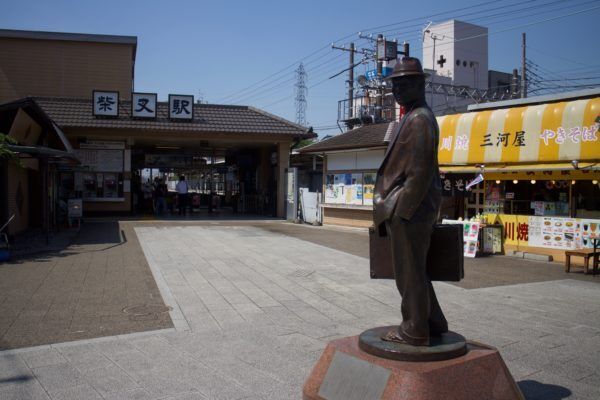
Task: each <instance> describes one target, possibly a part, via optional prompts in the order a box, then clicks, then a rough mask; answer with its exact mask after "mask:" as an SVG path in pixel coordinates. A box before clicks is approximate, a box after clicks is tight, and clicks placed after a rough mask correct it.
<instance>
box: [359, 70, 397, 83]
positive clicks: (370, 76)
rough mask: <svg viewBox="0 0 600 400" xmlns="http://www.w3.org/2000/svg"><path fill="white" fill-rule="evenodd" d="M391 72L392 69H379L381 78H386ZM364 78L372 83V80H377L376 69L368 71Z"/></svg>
mask: <svg viewBox="0 0 600 400" xmlns="http://www.w3.org/2000/svg"><path fill="white" fill-rule="evenodd" d="M392 71H393V68H390V67H383V68H382V69H381V76H383V77H386V76H388V75H389V74H391V73H392ZM365 76H366V77H367V80H369V81H372V80H373V79H376V78H377V70H376V69H372V70H370V71H367V73H366V74H365Z"/></svg>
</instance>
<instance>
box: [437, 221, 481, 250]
mask: <svg viewBox="0 0 600 400" xmlns="http://www.w3.org/2000/svg"><path fill="white" fill-rule="evenodd" d="M442 224H462V226H463V246H464V247H463V254H464V256H465V257H470V258H474V257H475V254H477V244H478V243H477V238H478V237H479V228H480V224H479V222H470V221H457V220H450V219H444V220H442Z"/></svg>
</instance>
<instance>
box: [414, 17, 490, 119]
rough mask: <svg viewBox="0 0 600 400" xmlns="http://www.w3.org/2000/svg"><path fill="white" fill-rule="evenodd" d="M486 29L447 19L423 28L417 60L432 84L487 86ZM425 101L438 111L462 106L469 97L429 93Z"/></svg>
mask: <svg viewBox="0 0 600 400" xmlns="http://www.w3.org/2000/svg"><path fill="white" fill-rule="evenodd" d="M487 34H488V29H487V28H486V27H483V26H478V25H473V24H469V23H466V22H462V21H457V20H451V21H447V22H443V23H440V24H431V25H429V26H428V27H427V28H425V29H424V30H423V37H422V40H423V56H422V58H421V62H422V64H423V68H424V69H425V70H426V72H428V73H429V74H430V75H431V76H430V78H429V79H430V80H432V81H433V83H434V84H435V83H438V84H439V83H443V84H447V85H453V86H466V87H469V88H476V89H487V88H488V35H487ZM427 101H428V102H429V103H433V104H430V106H432V108H433V110H434V111H435V112H436V113H438V114H447V113H453V112H456V111H462V110H465V109H466V106H467V105H468V104H471V103H473V101H472V100H469V99H461V98H456V97H454V96H446V95H441V94H435V95H434V96H433V98H432V97H431V93H430V92H429V93H428V94H427Z"/></svg>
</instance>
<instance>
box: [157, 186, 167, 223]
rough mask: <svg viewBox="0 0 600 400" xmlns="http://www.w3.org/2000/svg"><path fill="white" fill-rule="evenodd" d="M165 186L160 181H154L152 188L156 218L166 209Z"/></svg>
mask: <svg viewBox="0 0 600 400" xmlns="http://www.w3.org/2000/svg"><path fill="white" fill-rule="evenodd" d="M166 196H167V185H166V184H165V183H164V181H163V180H162V179H158V180H157V181H156V186H155V188H154V199H155V207H156V208H155V213H156V215H157V216H160V215H162V214H163V213H164V212H165V210H166V209H167V201H166Z"/></svg>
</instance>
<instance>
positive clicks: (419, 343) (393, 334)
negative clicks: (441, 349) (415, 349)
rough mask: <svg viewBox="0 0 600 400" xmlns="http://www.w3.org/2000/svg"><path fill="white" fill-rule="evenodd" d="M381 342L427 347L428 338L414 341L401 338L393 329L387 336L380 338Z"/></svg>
mask: <svg viewBox="0 0 600 400" xmlns="http://www.w3.org/2000/svg"><path fill="white" fill-rule="evenodd" d="M381 340H384V341H386V342H394V343H401V344H408V345H411V346H429V338H425V339H416V338H411V337H406V336H402V334H401V333H400V332H398V331H397V330H395V329H394V330H391V331H389V332H388V333H387V334H385V335H384V336H382V337H381Z"/></svg>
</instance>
